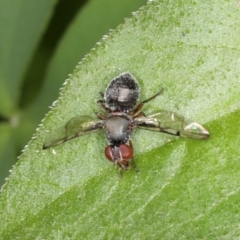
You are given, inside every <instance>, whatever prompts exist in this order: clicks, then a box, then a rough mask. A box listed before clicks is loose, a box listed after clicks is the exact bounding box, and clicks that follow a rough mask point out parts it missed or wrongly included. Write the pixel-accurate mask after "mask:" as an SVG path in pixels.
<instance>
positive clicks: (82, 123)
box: [43, 115, 102, 149]
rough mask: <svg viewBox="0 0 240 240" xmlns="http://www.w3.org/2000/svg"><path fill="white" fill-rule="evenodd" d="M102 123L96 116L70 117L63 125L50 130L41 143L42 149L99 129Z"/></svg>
mask: <svg viewBox="0 0 240 240" xmlns="http://www.w3.org/2000/svg"><path fill="white" fill-rule="evenodd" d="M101 128H102V124H101V121H99V120H98V119H96V118H92V117H90V116H85V115H84V116H78V117H73V118H71V119H70V120H69V121H68V122H67V123H66V125H65V126H64V127H60V128H58V129H56V130H54V131H53V132H51V133H50V134H49V135H48V136H47V138H46V140H45V141H44V144H43V149H47V148H51V147H54V146H57V145H59V144H62V143H64V142H67V141H69V140H71V139H73V138H76V137H79V136H82V135H84V134H87V133H91V132H93V131H95V130H98V129H101Z"/></svg>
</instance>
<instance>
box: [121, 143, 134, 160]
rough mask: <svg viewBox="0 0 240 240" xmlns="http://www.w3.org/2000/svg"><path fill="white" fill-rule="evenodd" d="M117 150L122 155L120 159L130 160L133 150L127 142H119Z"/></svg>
mask: <svg viewBox="0 0 240 240" xmlns="http://www.w3.org/2000/svg"><path fill="white" fill-rule="evenodd" d="M119 150H120V152H121V155H122V159H124V160H131V159H132V157H133V150H132V148H131V147H130V146H129V145H127V144H121V145H120V146H119Z"/></svg>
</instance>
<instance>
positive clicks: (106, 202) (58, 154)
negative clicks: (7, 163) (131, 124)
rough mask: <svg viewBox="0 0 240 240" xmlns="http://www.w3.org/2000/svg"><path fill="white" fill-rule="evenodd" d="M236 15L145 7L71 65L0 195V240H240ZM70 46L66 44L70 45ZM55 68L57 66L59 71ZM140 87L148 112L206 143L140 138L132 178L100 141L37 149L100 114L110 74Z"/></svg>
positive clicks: (175, 5) (224, 6)
mask: <svg viewBox="0 0 240 240" xmlns="http://www.w3.org/2000/svg"><path fill="white" fill-rule="evenodd" d="M239 13H240V12H239V7H238V5H237V3H236V2H231V1H223V0H221V1H216V0H214V1H211V2H209V1H199V2H193V1H181V0H177V1H161V2H160V1H152V2H150V3H149V4H148V5H147V6H145V7H144V8H141V9H140V10H139V12H138V13H137V14H134V16H133V17H132V18H131V19H130V20H127V21H126V22H125V23H124V24H123V25H120V26H119V27H118V28H117V29H116V30H115V31H114V32H112V33H111V34H110V35H109V36H108V38H107V39H104V40H102V41H101V43H100V44H98V45H97V46H96V48H95V49H94V50H93V51H92V52H90V54H89V55H88V56H87V57H86V58H85V59H84V60H83V61H82V62H81V63H80V64H79V65H78V66H77V68H76V69H75V70H74V72H73V74H72V75H71V76H70V77H69V80H68V81H67V82H66V84H65V86H64V88H63V90H62V91H61V96H60V98H59V100H58V102H57V103H56V104H55V105H54V108H53V110H52V111H51V112H50V113H49V114H48V115H47V117H46V118H45V120H44V122H43V126H41V127H40V130H39V131H37V134H36V138H35V139H33V140H32V141H31V142H30V144H29V146H28V147H27V149H26V150H25V152H24V153H23V155H22V156H21V159H20V161H19V162H18V163H17V164H16V166H15V168H14V169H13V171H12V174H11V177H10V179H9V180H8V181H7V183H6V185H5V187H4V188H3V191H2V193H1V196H0V222H1V223H2V224H1V225H0V236H1V238H2V239H16V238H21V239H36V238H38V239H83V238H84V239H113V238H114V239H115V238H121V239H182V238H186V239H203V238H204V239H223V238H225V239H235V238H237V237H238V236H239V234H240V231H239V228H238V225H239V215H240V211H239V209H240V206H239V181H240V175H239V170H240V157H239V156H240V150H239V147H238V145H239V144H238V143H239V141H240V129H239V127H238V122H239V121H238V120H239V117H240V111H239V105H240V104H239V100H238V99H239V92H240V84H239V76H240V68H239V50H238V48H239V47H238V46H239V39H240V38H239V37H240V30H239V26H238V25H239V24H238V23H239V20H240V14H239ZM69 47H70V46H69ZM59 67H60V66H59ZM124 71H129V72H131V73H132V74H133V75H134V76H135V77H136V78H137V79H138V80H139V83H140V85H141V96H142V99H146V98H147V97H149V96H152V95H153V94H154V93H156V91H158V90H159V89H160V88H161V87H164V88H165V92H164V94H163V95H162V96H160V97H158V98H157V99H155V100H154V101H153V102H151V103H149V104H147V105H146V106H145V107H144V112H145V113H146V114H149V113H151V112H155V111H156V110H157V109H160V108H163V109H166V110H173V111H175V112H178V113H180V114H183V115H185V116H186V117H188V118H192V119H194V120H195V121H197V122H200V123H203V124H204V126H205V127H206V128H207V129H208V130H209V131H210V134H211V138H210V139H209V140H208V141H197V140H192V139H181V138H173V137H171V136H167V135H164V134H159V133H156V132H148V131H143V130H141V131H140V130H139V131H136V132H135V134H134V135H133V143H134V149H135V161H136V164H137V166H138V168H139V169H140V173H139V174H136V173H135V172H134V171H133V170H130V171H128V172H126V173H124V175H123V177H122V178H119V175H118V171H117V170H116V169H114V168H113V166H112V165H111V163H109V162H108V161H106V159H105V157H104V153H103V151H104V148H105V146H106V145H107V143H106V140H105V136H104V133H103V132H99V133H93V134H90V135H85V136H83V137H81V138H78V139H75V140H72V141H70V142H67V143H65V144H63V145H61V146H58V147H56V148H54V151H53V150H51V149H49V150H45V151H43V150H41V147H42V143H43V141H44V139H45V137H46V135H47V132H48V131H53V130H54V129H55V128H57V127H60V126H62V125H64V124H65V123H66V122H67V121H68V120H69V119H70V118H71V117H74V116H76V115H92V116H94V112H96V111H99V109H98V107H97V105H96V101H97V100H98V99H99V95H98V93H99V91H104V89H105V88H106V86H107V84H108V82H109V81H110V80H111V79H112V78H114V77H116V76H117V75H119V74H120V73H121V72H124Z"/></svg>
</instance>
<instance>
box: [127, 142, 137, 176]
mask: <svg viewBox="0 0 240 240" xmlns="http://www.w3.org/2000/svg"><path fill="white" fill-rule="evenodd" d="M129 146H130V148H131V149H132V151H133V144H132V141H131V140H129ZM130 164H131V166H132V167H133V168H134V170H135V172H136V173H139V170H138V168H137V166H136V164H135V161H134V157H133V158H132V159H131V162H130Z"/></svg>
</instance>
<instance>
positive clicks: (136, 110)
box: [131, 88, 164, 118]
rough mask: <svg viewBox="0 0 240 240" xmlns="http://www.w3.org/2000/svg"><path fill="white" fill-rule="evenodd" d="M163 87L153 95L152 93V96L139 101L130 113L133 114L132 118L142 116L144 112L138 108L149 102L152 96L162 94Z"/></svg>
mask: <svg viewBox="0 0 240 240" xmlns="http://www.w3.org/2000/svg"><path fill="white" fill-rule="evenodd" d="M163 90H164V88H161V89H160V91H159V92H158V93H156V94H155V95H153V96H152V97H150V98H148V99H146V100H144V101H142V102H140V103H139V104H138V105H137V107H136V108H135V109H134V110H133V112H132V113H131V115H132V116H133V118H136V117H139V116H144V113H143V112H141V111H140V110H141V109H142V107H143V105H144V104H145V103H148V102H150V101H151V100H153V99H154V98H156V97H157V96H159V95H160V94H162V92H163Z"/></svg>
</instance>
